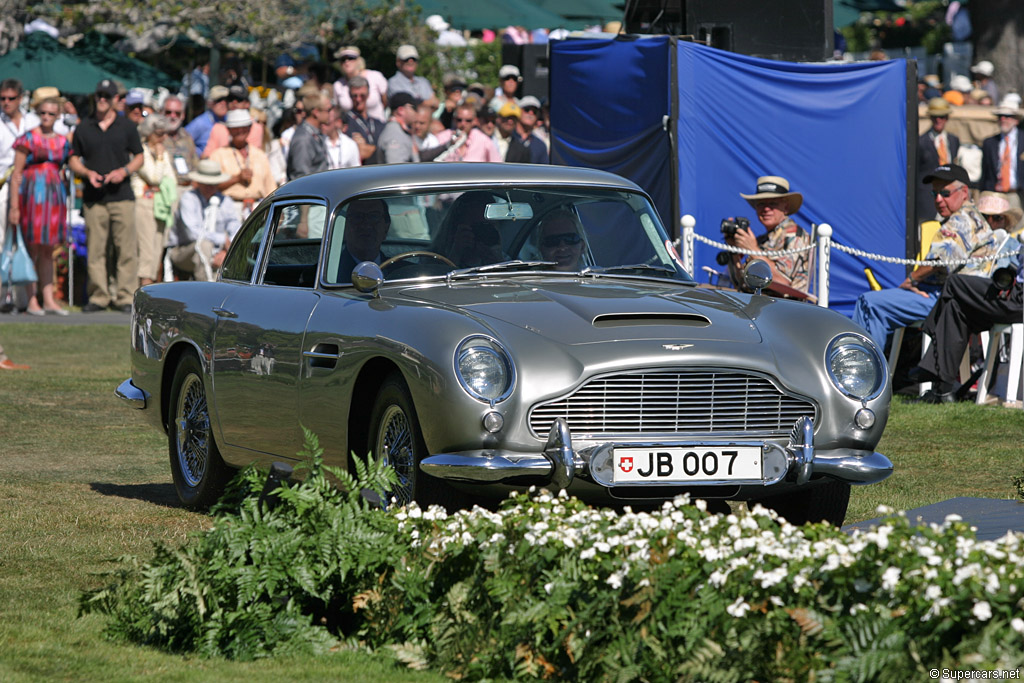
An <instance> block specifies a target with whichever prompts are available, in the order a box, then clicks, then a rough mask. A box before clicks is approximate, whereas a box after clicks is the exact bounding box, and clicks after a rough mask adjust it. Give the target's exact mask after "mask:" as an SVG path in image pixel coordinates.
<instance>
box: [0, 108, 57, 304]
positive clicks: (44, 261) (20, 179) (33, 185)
mask: <svg viewBox="0 0 1024 683" xmlns="http://www.w3.org/2000/svg"><path fill="white" fill-rule="evenodd" d="M60 108H61V103H60V100H58V99H56V98H53V97H48V98H46V99H44V100H43V101H42V102H40V103H39V104H38V105H37V106H36V115H37V116H38V117H39V127H38V128H34V129H32V130H30V131H28V132H27V133H25V134H24V135H22V136H21V137H19V138H18V139H17V140H15V142H14V150H15V156H14V172H13V173H12V174H11V189H10V193H11V194H10V209H9V211H8V227H9V229H12V230H16V229H19V228H20V229H21V232H22V237H23V238H24V240H25V244H26V245H27V246H28V250H29V253H30V254H31V255H32V261H33V262H34V264H35V268H36V274H37V275H38V276H39V280H38V282H39V283H40V284H41V289H42V297H41V298H42V305H41V306H40V302H39V301H38V300H37V296H36V294H37V292H36V283H31V284H29V285H28V286H26V288H25V289H26V292H27V294H28V297H29V300H28V314H29V315H45V314H47V313H50V314H52V315H67V314H68V313H67V311H66V310H64V308H62V307H61V305H60V304H59V303H57V300H56V299H55V298H54V285H53V249H54V247H55V246H57V245H59V244H63V243H64V242H65V240H66V239H67V188H66V187H65V185H64V181H63V176H62V173H61V171H62V169H63V168H64V166H65V164H66V163H67V161H68V157H70V156H71V143H70V142H69V141H68V139H67V138H66V137H64V136H63V135H61V134H60V133H57V132H54V130H53V126H54V123H56V121H57V117H58V116H60Z"/></svg>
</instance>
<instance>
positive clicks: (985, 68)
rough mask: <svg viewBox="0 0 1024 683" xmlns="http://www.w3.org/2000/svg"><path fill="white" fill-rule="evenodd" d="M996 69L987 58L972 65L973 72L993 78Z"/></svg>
mask: <svg viewBox="0 0 1024 683" xmlns="http://www.w3.org/2000/svg"><path fill="white" fill-rule="evenodd" d="M995 71H996V68H995V67H994V66H993V65H992V62H990V61H988V60H987V59H983V60H981V61H980V62H978V63H977V64H975V65H974V66H972V67H971V73H975V74H981V75H982V76H985V77H986V78H992V74H994V73H995Z"/></svg>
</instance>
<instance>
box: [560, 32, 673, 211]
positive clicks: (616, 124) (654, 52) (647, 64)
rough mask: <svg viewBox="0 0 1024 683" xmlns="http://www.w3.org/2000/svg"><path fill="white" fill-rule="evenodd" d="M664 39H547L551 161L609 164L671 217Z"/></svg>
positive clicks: (605, 166)
mask: <svg viewBox="0 0 1024 683" xmlns="http://www.w3.org/2000/svg"><path fill="white" fill-rule="evenodd" d="M669 66H670V58H669V38H668V37H667V36H654V37H643V38H638V39H635V40H622V39H618V40H606V39H600V40H591V39H579V40H562V41H554V42H553V43H552V46H551V72H550V74H551V80H550V84H551V85H550V87H551V122H552V135H551V161H552V163H555V164H564V165H566V166H584V167H587V168H599V169H602V170H605V171H611V172H612V173H616V174H618V175H620V176H622V177H624V178H629V179H630V180H632V181H633V182H635V183H636V184H637V185H639V186H640V187H642V188H644V189H645V190H646V191H647V193H648V194H650V195H651V198H652V199H653V200H654V203H655V206H656V207H657V209H658V212H659V213H660V214H661V216H662V219H663V220H666V221H667V220H671V217H672V194H673V192H674V191H675V188H673V187H672V168H671V165H672V148H671V141H670V139H669V133H668V130H667V129H666V125H665V124H666V121H667V118H666V117H668V116H669V114H670V112H671V88H672V83H671V79H670V77H669Z"/></svg>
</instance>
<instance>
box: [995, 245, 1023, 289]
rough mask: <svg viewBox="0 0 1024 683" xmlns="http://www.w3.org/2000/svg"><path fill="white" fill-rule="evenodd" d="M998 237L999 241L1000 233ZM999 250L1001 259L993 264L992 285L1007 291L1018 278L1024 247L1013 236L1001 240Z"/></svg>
mask: <svg viewBox="0 0 1024 683" xmlns="http://www.w3.org/2000/svg"><path fill="white" fill-rule="evenodd" d="M998 232H1002V230H1000V231H998ZM996 239H997V241H999V235H997V238H996ZM999 251H1000V257H999V260H997V261H996V262H995V263H994V264H993V265H992V275H991V278H992V285H993V286H994V287H995V288H996V289H997V290H999V291H1000V292H1005V291H1007V290H1009V289H1010V288H1011V287H1013V283H1014V282H1015V281H1016V280H1017V270H1018V268H1019V266H1020V260H1021V255H1022V254H1021V252H1022V251H1024V247H1022V246H1021V244H1020V242H1018V241H1017V240H1016V239H1014V238H1013V237H1008V238H1005V239H1004V240H1002V241H1001V244H1000V245H999Z"/></svg>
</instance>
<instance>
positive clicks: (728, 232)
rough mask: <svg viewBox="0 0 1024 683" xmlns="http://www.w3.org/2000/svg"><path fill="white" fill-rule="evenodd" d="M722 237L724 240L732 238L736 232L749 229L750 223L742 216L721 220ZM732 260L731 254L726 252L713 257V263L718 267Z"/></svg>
mask: <svg viewBox="0 0 1024 683" xmlns="http://www.w3.org/2000/svg"><path fill="white" fill-rule="evenodd" d="M721 227H722V236H723V237H724V238H726V239H729V238H731V237H733V236H734V235H735V234H736V231H737V230H746V229H748V228H749V227H750V221H749V220H747V219H746V218H744V217H743V216H736V217H735V218H734V217H732V216H729V217H728V218H723V219H722V226H721ZM731 260H732V254H731V253H729V252H728V251H720V252H718V254H717V255H716V256H715V262H716V263H718V265H720V266H725V265H728V264H729V261H731Z"/></svg>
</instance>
